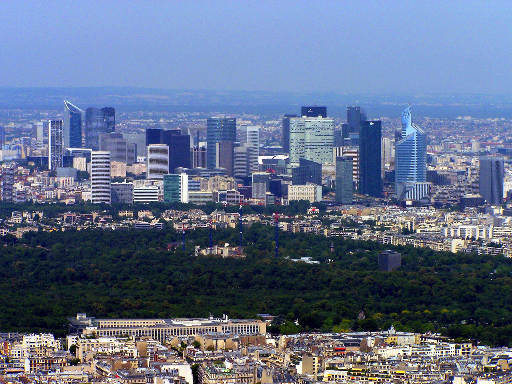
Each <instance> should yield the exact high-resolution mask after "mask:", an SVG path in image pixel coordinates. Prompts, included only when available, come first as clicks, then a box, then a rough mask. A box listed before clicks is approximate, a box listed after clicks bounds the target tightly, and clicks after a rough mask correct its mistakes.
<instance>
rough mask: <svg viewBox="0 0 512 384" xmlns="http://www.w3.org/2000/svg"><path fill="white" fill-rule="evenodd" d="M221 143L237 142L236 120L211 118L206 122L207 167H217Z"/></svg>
mask: <svg viewBox="0 0 512 384" xmlns="http://www.w3.org/2000/svg"><path fill="white" fill-rule="evenodd" d="M221 141H231V142H235V141H236V119H231V118H219V117H217V118H210V119H207V121H206V161H207V167H208V168H210V169H213V168H215V167H216V159H217V147H216V145H215V144H216V143H218V142H221Z"/></svg>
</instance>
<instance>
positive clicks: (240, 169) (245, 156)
mask: <svg viewBox="0 0 512 384" xmlns="http://www.w3.org/2000/svg"><path fill="white" fill-rule="evenodd" d="M249 160H250V154H249V148H247V147H236V148H235V149H234V154H233V176H234V177H238V178H241V177H248V176H250V175H251V173H252V172H251V171H250V169H249Z"/></svg>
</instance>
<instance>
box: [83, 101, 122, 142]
mask: <svg viewBox="0 0 512 384" xmlns="http://www.w3.org/2000/svg"><path fill="white" fill-rule="evenodd" d="M115 131H116V110H115V109H114V108H112V107H106V108H102V109H99V108H87V109H86V110H85V146H86V148H91V149H92V150H93V151H97V150H98V149H99V136H100V134H104V133H113V132H115Z"/></svg>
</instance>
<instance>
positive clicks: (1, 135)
mask: <svg viewBox="0 0 512 384" xmlns="http://www.w3.org/2000/svg"><path fill="white" fill-rule="evenodd" d="M41 125H42V124H41ZM41 141H43V140H42V139H41ZM4 145H5V128H4V126H3V125H0V149H2V148H3V147H4Z"/></svg>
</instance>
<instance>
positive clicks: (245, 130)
mask: <svg viewBox="0 0 512 384" xmlns="http://www.w3.org/2000/svg"><path fill="white" fill-rule="evenodd" d="M239 133H240V134H239V139H238V141H239V142H240V145H241V146H243V147H247V148H248V158H247V161H248V162H249V164H248V169H249V174H251V173H253V172H257V171H258V156H259V154H260V127H259V126H257V125H242V126H240V131H239Z"/></svg>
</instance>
